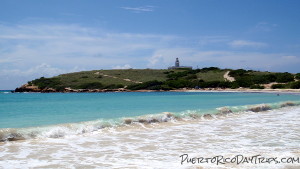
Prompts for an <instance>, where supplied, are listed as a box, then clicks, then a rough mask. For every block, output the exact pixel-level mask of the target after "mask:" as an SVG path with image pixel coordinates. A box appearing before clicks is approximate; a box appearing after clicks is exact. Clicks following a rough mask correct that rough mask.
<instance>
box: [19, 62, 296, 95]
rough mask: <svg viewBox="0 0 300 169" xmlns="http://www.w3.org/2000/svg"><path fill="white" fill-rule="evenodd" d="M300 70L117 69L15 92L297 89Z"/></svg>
mask: <svg viewBox="0 0 300 169" xmlns="http://www.w3.org/2000/svg"><path fill="white" fill-rule="evenodd" d="M299 80H300V73H297V74H292V73H288V72H285V73H277V72H261V71H253V70H244V69H237V70H234V69H220V68H217V67H208V68H202V69H184V68H180V69H120V70H92V71H81V72H74V73H68V74H61V75H58V76H54V77H51V78H44V77H41V78H39V79H35V80H32V81H29V82H28V83H27V84H24V85H22V86H21V87H19V88H16V89H15V92H45V93H48V92H111V91H113V92H114V91H115V92H122V91H143V90H148V91H172V90H178V89H182V90H188V89H195V90H201V89H210V90H211V89H238V88H247V89H300V81H299Z"/></svg>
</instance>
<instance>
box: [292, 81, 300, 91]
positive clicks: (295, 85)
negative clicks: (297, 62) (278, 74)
mask: <svg viewBox="0 0 300 169" xmlns="http://www.w3.org/2000/svg"><path fill="white" fill-rule="evenodd" d="M291 88H292V89H300V81H297V82H292V83H291Z"/></svg>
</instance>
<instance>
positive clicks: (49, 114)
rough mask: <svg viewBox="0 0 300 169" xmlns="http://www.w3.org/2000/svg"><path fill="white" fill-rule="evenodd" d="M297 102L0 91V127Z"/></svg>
mask: <svg viewBox="0 0 300 169" xmlns="http://www.w3.org/2000/svg"><path fill="white" fill-rule="evenodd" d="M283 101H300V95H295V94H280V96H277V94H274V93H214V92H212V93H200V92H199V93H198V92H150V93H143V92H141V93H132V92H129V93H47V94H45V93H3V92H2V93H0V128H24V127H36V126H47V125H55V124H63V123H78V122H85V121H94V120H104V121H105V120H112V119H119V118H123V117H124V118H125V117H126V118H128V117H136V116H143V115H149V114H161V113H162V112H172V113H178V114H180V113H184V112H187V111H197V112H200V113H201V112H207V111H209V110H215V109H216V108H218V107H224V106H230V107H232V106H243V105H255V104H261V103H278V102H283Z"/></svg>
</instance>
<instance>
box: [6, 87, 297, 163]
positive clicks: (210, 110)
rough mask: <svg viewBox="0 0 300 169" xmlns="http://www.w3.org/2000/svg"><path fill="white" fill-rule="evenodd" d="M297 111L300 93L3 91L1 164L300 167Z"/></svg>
mask: <svg viewBox="0 0 300 169" xmlns="http://www.w3.org/2000/svg"><path fill="white" fill-rule="evenodd" d="M299 115H300V95H299V94H283V93H280V94H276V93H241V92H124V93H10V92H8V91H1V92H0V159H1V160H0V168H124V167H125V168H197V167H200V168H201V167H203V168H285V167H300V159H299V157H300V128H299V126H300V120H299V119H298V117H299ZM213 157H215V158H213ZM227 157H228V159H230V162H228V163H226V164H225V163H224V164H223V163H221V161H222V160H220V159H225V158H227ZM250 157H252V158H258V157H264V158H265V159H268V158H270V159H274V158H276V159H277V160H278V161H279V163H278V162H277V161H275V160H273V161H271V162H270V161H268V162H264V163H263V162H259V163H258V164H254V163H253V161H251V162H248V163H247V162H246V161H248V160H249V159H248V160H247V158H250ZM216 158H218V159H219V160H220V161H218V160H216ZM297 158H298V161H297ZM193 159H194V160H193ZM200 159H206V162H203V161H201V160H200ZM207 159H214V160H215V161H213V160H210V161H209V160H208V161H207ZM245 159H246V160H245ZM282 159H284V160H286V161H284V160H282ZM287 159H289V161H288V160H287ZM293 160H295V161H296V162H295V161H293ZM200 161H201V162H200ZM216 161H218V162H219V163H218V164H217V162H216ZM275 162H277V163H276V164H275Z"/></svg>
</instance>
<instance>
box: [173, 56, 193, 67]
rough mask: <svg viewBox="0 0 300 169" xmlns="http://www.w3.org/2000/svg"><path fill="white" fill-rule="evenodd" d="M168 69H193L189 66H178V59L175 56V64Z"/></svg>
mask: <svg viewBox="0 0 300 169" xmlns="http://www.w3.org/2000/svg"><path fill="white" fill-rule="evenodd" d="M168 69H193V67H191V66H180V63H179V59H178V58H176V60H175V66H171V67H169V68H168Z"/></svg>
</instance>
